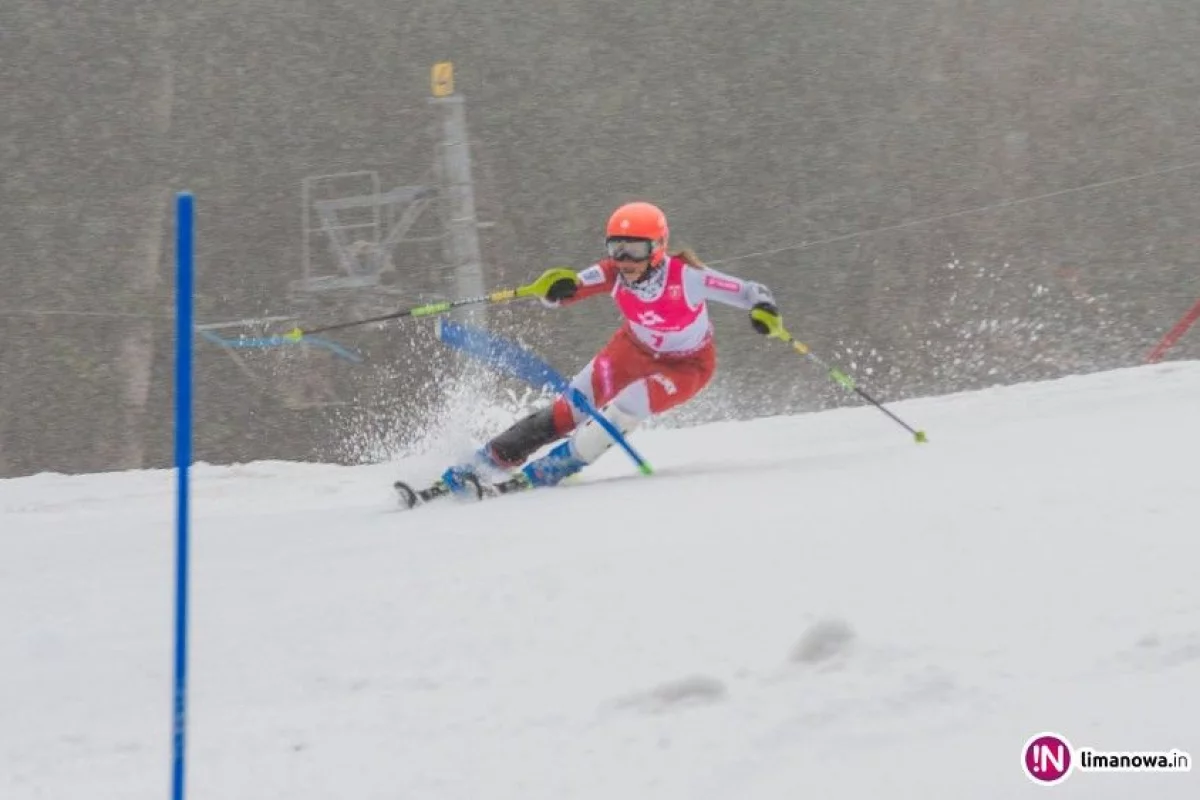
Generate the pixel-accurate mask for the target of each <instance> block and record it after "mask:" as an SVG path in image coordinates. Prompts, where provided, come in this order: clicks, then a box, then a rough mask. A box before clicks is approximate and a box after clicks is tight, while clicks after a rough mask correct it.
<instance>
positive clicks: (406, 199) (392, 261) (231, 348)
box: [198, 62, 487, 407]
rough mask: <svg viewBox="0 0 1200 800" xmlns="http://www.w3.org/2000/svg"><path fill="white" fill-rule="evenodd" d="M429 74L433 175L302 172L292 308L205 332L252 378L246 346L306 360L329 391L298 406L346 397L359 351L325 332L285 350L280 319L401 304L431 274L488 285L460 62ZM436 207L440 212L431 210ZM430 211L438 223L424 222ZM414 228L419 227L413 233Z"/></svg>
mask: <svg viewBox="0 0 1200 800" xmlns="http://www.w3.org/2000/svg"><path fill="white" fill-rule="evenodd" d="M430 83H431V94H432V97H431V98H430V104H431V105H432V106H433V107H434V108H435V109H437V111H438V113H439V120H438V125H437V128H436V129H437V130H438V131H440V137H439V141H438V142H437V144H436V151H435V157H434V163H433V165H432V174H433V176H434V178H433V180H431V181H429V182H428V183H416V184H411V185H402V186H395V187H393V188H390V189H384V188H383V181H382V180H381V178H380V175H379V173H378V172H377V171H375V170H357V171H350V172H336V173H329V174H319V175H311V176H308V177H306V178H304V179H303V181H302V183H301V205H302V209H303V219H302V225H301V234H302V237H303V241H302V243H301V265H300V266H301V274H300V277H299V278H296V279H294V280H292V281H290V282H289V283H288V301H289V304H290V305H291V306H292V311H294V312H295V313H294V315H293V316H289V317H269V318H264V319H259V320H239V321H236V322H230V323H211V324H208V325H204V326H201V328H200V329H199V331H198V332H199V333H200V335H202V336H203V337H204V338H205V339H207V340H209V341H211V342H213V343H214V344H217V345H218V346H221V347H222V348H223V349H224V350H225V351H226V353H227V354H228V355H229V357H230V358H231V359H233V361H234V362H235V363H236V364H237V365H238V367H239V368H240V369H241V370H242V371H243V372H245V373H246V374H247V376H248V377H250V378H251V379H252V380H255V379H256V373H257V371H256V370H254V369H252V368H251V365H250V363H249V362H248V361H247V359H246V357H245V356H243V355H240V353H247V352H248V351H253V350H255V349H269V350H274V351H275V354H276V355H275V358H274V360H276V361H280V360H283V359H286V360H288V361H296V360H297V359H299V361H298V362H297V363H296V367H295V368H294V369H293V370H292V371H297V370H298V371H299V372H300V373H303V374H305V375H306V380H308V381H309V382H314V381H316V382H319V383H321V384H322V385H324V386H325V387H326V392H325V394H326V397H325V398H324V399H322V400H315V401H312V400H291V401H288V400H287V398H286V396H285V402H286V403H287V404H288V405H289V406H290V407H310V406H312V405H328V404H331V403H339V402H340V401H339V400H338V399H337V398H336V396H334V395H335V394H336V390H335V388H334V383H335V381H334V380H333V377H332V371H331V370H332V367H331V364H332V362H333V361H341V360H347V361H350V362H355V361H358V360H360V359H358V358H357V356H356V354H355V353H353V352H352V351H349V350H346V349H344V348H342V347H340V346H339V345H337V344H336V343H335V342H331V341H324V340H322V341H320V342H310V343H308V344H307V345H304V344H303V343H302V345H301V347H300V349H301V350H303V352H302V353H295V354H293V355H294V358H288V355H287V354H288V353H290V352H291V350H292V349H293V348H294V347H296V346H295V345H292V346H290V347H289V345H287V344H285V343H282V340H280V339H279V337H272V336H268V335H265V334H266V330H265V328H267V327H273V326H274V325H275V324H276V323H278V322H280V321H282V320H295V319H300V318H303V317H305V316H308V315H309V314H310V313H313V312H314V311H316V310H317V308H321V307H323V309H322V313H326V312H330V311H336V313H338V314H347V315H351V316H357V315H373V314H378V313H387V312H388V311H391V310H394V309H398V308H402V307H403V306H404V305H405V304H413V303H414V302H416V293H415V292H413V290H412V288H411V282H410V280H408V279H409V278H411V277H413V276H414V275H420V276H424V277H429V278H433V283H434V284H435V285H440V286H441V287H442V289H443V292H444V293H445V294H448V295H451V297H454V298H458V297H478V296H481V295H483V294H486V290H485V288H484V280H483V259H482V256H481V249H480V245H479V228H481V227H486V223H484V224H481V223H479V222H478V220H477V219H476V216H475V190H474V184H473V179H472V175H471V155H470V146H469V142H470V139H469V135H468V132H467V124H466V107H465V100H464V98H463V97H462V95H459V94H457V93H455V91H454V67H453V64H452V63H451V62H439V63H437V64H434V65H433V68H432V73H431V79H430ZM427 174H428V173H427ZM431 208H433V209H435V210H434V212H433V213H428V212H429V211H430V209H431ZM425 219H428V220H430V221H432V223H433V224H432V225H430V224H425V225H423V226H421V227H420V228H418V225H419V223H421V222H422V221H423V220H425ZM414 230H418V231H420V232H418V233H416V234H415V235H414ZM406 244H408V245H413V244H417V245H423V247H422V248H421V249H420V250H419V251H416V252H417V253H418V255H417V256H416V257H415V258H411V259H410V260H408V261H407V263H406V261H405V259H404V258H403V257H402V255H401V254H400V253H399V252H398V251H399V250H400V248H401V246H402V245H406ZM435 248H437V249H440V252H441V256H440V258H441V262H442V263H440V264H433V263H430V260H431V259H429V257H428V255H423V256H422V255H420V253H428V251H429V250H431V249H435ZM398 263H399V265H400V267H399V268H397V264H398ZM447 270H450V271H452V278H451V279H450V280H446V272H447ZM452 313H453V314H454V315H455V316H457V317H459V318H460V319H461V320H462V321H464V322H470V324H474V325H479V326H483V325H485V324H486V317H487V312H486V306H478V307H474V308H462V309H457V310H456V311H454V312H452ZM230 329H235V330H240V331H242V333H239V334H236V335H233V336H231V335H229V334H224V333H221V332H222V331H227V330H230ZM258 329H263V330H258ZM250 330H256V331H257V335H247V331H250ZM314 357H315V358H321V359H322V361H321V363H319V364H311V363H309V362H308V359H310V358H314ZM277 377H278V376H277ZM262 380H265V379H262ZM286 394H292V393H290V392H289V393H286ZM309 394H311V393H309Z"/></svg>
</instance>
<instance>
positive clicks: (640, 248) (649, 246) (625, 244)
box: [604, 236, 654, 261]
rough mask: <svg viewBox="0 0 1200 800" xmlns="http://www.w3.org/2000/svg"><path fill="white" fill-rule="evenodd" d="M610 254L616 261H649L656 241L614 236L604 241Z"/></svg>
mask: <svg viewBox="0 0 1200 800" xmlns="http://www.w3.org/2000/svg"><path fill="white" fill-rule="evenodd" d="M604 246H605V248H606V249H607V250H608V255H609V257H610V258H612V259H613V260H614V261H648V260H649V259H650V254H651V253H653V252H654V242H652V241H650V240H649V239H626V238H623V237H620V236H614V237H612V238H610V239H606V240H605V242H604Z"/></svg>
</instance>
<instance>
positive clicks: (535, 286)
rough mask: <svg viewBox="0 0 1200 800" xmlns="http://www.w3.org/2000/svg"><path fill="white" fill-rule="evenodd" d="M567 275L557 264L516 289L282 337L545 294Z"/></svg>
mask: <svg viewBox="0 0 1200 800" xmlns="http://www.w3.org/2000/svg"><path fill="white" fill-rule="evenodd" d="M563 278H568V279H571V280H574V279H575V273H574V272H573V271H571V270H569V269H566V268H565V267H564V268H558V269H552V270H549V271H547V272H545V273H544V274H543V275H542V276H541V277H539V278H538V279H537V280H536V281H534V282H533V283H530V284H526V285H524V286H518V287H516V288H515V289H499V290H497V291H494V292H491V293H489V294H485V295H480V296H478V297H464V298H462V299H459V300H443V301H441V302H438V303H426V304H425V305H421V306H414V307H412V308H406V309H404V310H403V311H393V312H392V313H390V314H381V315H379V316H377V317H367V318H366V319H356V320H350V321H349V322H336V323H333V324H332V325H322V326H320V327H318V328H307V329H301V328H294V329H293V330H292V331H290V332H289V333H286V334H284V335H283V337H282V338H284V339H286V340H288V341H291V342H298V341H300V340H301V339H303V338H304V337H305V336H309V335H311V334H314V333H324V332H326V331H336V330H341V329H343V328H354V327H357V326H359V325H370V324H371V323H372V322H387V321H389V320H393V319H404V318H406V317H431V316H435V315H437V314H445V313H446V312H447V311H450V310H452V309H455V308H461V307H463V306H474V305H483V304H484V303H504V302H507V301H509V300H516V299H518V298H523V297H545V295H546V291H547V290H548V289H549V288H550V285H551V284H553V283H554V282H555V281H557V280H561V279H563Z"/></svg>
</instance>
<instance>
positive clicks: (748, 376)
mask: <svg viewBox="0 0 1200 800" xmlns="http://www.w3.org/2000/svg"><path fill="white" fill-rule="evenodd" d="M0 37H2V39H0V42H2V45H0V53H2V56H0V103H2V109H3V113H2V114H0V156H2V157H3V160H4V161H3V163H4V169H3V171H2V176H0V181H2V183H0V232H2V235H3V247H2V248H0V287H2V291H3V302H0V341H2V342H3V347H2V348H0V475H18V474H26V473H30V472H36V471H39V470H59V471H83V470H102V469H119V468H130V467H142V466H146V467H149V466H159V465H163V464H166V463H169V458H170V448H171V430H170V405H169V404H170V400H171V389H170V376H171V363H172V347H173V340H172V337H173V327H172V325H173V323H172V319H171V309H172V305H171V304H172V290H173V272H172V269H173V264H172V257H173V256H172V252H171V235H172V232H171V231H172V218H171V201H172V195H173V192H174V191H175V190H177V189H182V188H187V189H190V190H192V191H193V192H195V193H196V195H197V202H198V213H199V231H198V233H199V243H200V251H199V264H198V292H199V297H198V310H197V314H198V317H199V318H200V319H201V320H202V321H212V320H231V319H238V318H241V317H245V316H255V315H263V314H273V313H291V312H292V311H295V310H296V309H293V308H291V307H290V306H289V305H288V303H287V296H286V289H287V285H288V283H289V281H292V280H294V279H296V278H297V277H299V274H300V264H301V230H300V220H301V214H302V208H301V194H300V186H301V181H302V180H303V179H304V178H305V177H306V176H310V175H317V174H325V173H332V172H339V171H349V170H359V169H370V170H378V171H379V173H380V174H381V176H383V179H384V181H385V184H386V185H399V184H405V183H418V182H422V181H426V180H428V179H429V169H430V166H431V164H432V161H433V156H434V153H435V146H436V142H437V139H436V136H437V129H436V122H437V114H436V111H435V109H433V108H431V107H430V106H429V105H428V103H427V97H428V74H429V69H430V66H431V64H432V63H433V62H435V61H440V60H445V59H449V60H452V61H454V63H455V66H456V78H457V87H458V89H459V91H460V92H461V93H463V94H464V95H465V97H466V99H467V118H468V123H469V126H470V131H471V136H472V156H473V160H474V177H475V182H476V185H475V189H476V199H477V205H478V212H479V214H478V215H479V218H480V219H481V220H484V221H487V222H491V223H495V224H494V225H492V226H490V227H486V228H483V229H481V231H480V235H481V243H482V246H483V251H484V260H485V270H486V276H487V282H488V284H489V285H505V284H508V283H513V282H517V281H521V280H525V279H527V278H529V277H531V276H533V275H535V274H537V273H538V272H539V271H541V270H542V269H544V268H546V267H548V266H552V265H557V264H571V265H575V266H578V267H583V266H585V265H586V264H588V263H590V261H591V260H593V259H594V258H596V257H597V255H598V253H599V249H600V244H601V236H602V225H603V222H604V220H605V218H606V217H607V215H608V213H609V212H610V211H611V210H612V208H613V207H614V206H615V205H616V204H618V203H620V202H623V201H625V200H628V199H631V198H634V197H644V198H647V199H651V200H653V201H655V202H657V203H659V204H661V205H662V206H663V207H664V208H665V209H666V210H667V212H668V214H669V216H670V219H671V223H672V229H673V232H674V234H675V237H676V242H677V243H679V244H689V245H692V246H694V247H695V248H697V250H698V251H699V252H700V254H701V256H702V257H704V258H706V259H709V260H710V261H711V262H712V263H713V265H714V266H717V267H718V268H722V269H727V270H730V271H733V272H736V273H739V274H743V275H746V276H750V277H754V278H756V279H758V280H761V281H764V282H766V283H768V284H769V285H770V286H772V287H773V288H774V290H775V291H776V293H777V295H778V296H779V298H780V300H781V302H782V305H783V309H784V312H785V314H786V317H787V321H788V324H789V325H790V327H792V329H793V330H794V332H795V333H796V334H797V335H798V336H800V337H801V338H803V339H805V340H806V341H807V342H808V343H809V344H810V345H811V346H812V347H813V348H814V349H816V350H817V351H818V352H820V353H822V354H824V355H825V356H827V357H828V358H830V359H831V360H836V361H838V363H841V364H844V365H846V366H847V367H848V368H849V369H851V371H853V372H855V373H856V374H857V375H859V377H861V378H862V379H863V380H865V381H866V382H867V385H868V386H870V387H872V388H873V389H874V390H875V391H876V393H877V394H879V395H880V396H883V397H887V398H896V397H904V396H911V395H915V394H929V393H935V392H946V391H955V390H963V389H972V388H977V387H980V386H986V385H991V384H996V383H1011V382H1015V381H1020V380H1027V379H1032V378H1040V377H1052V376H1056V375H1061V374H1065V373H1068V372H1073V371H1080V370H1092V369H1100V368H1106V367H1112V366H1120V365H1131V364H1136V363H1139V362H1140V361H1141V359H1142V358H1143V357H1144V354H1145V352H1146V351H1147V350H1148V349H1149V348H1150V347H1151V346H1152V345H1153V344H1154V342H1155V341H1156V340H1157V339H1158V338H1159V337H1160V336H1161V335H1162V334H1163V332H1165V330H1166V329H1167V328H1168V327H1170V325H1171V324H1172V322H1173V321H1174V320H1175V319H1176V318H1178V317H1179V316H1180V315H1181V314H1182V313H1183V312H1184V311H1185V310H1186V309H1187V308H1188V307H1189V306H1190V305H1191V303H1192V302H1194V300H1195V298H1196V296H1197V295H1200V279H1198V278H1197V274H1198V270H1197V264H1198V261H1200V256H1198V255H1197V247H1196V245H1197V243H1198V241H1200V234H1197V233H1196V231H1197V227H1196V220H1197V219H1198V218H1200V178H1198V175H1200V164H1197V162H1200V135H1198V134H1197V122H1200V51H1198V50H1197V48H1196V47H1195V43H1196V42H1197V41H1200V7H1198V6H1196V5H1195V4H1194V3H1190V2H1185V1H1184V0H1068V1H1067V2H1056V3H1052V4H1047V3H1043V2H1035V1H1034V0H990V1H989V0H984V1H983V2H972V3H964V2H959V1H958V0H935V2H926V1H923V2H916V0H888V2H883V1H882V0H856V1H855V2H840V1H839V2H834V1H833V0H810V1H809V2H803V3H796V2H783V1H782V0H775V1H771V0H748V1H747V2H741V3H728V2H716V1H715V0H713V1H711V2H701V1H699V0H683V1H682V2H671V3H667V2H659V1H657V0H651V1H647V2H641V3H637V4H603V3H594V2H585V0H555V2H523V3H500V2H494V1H486V2H475V3H472V4H469V7H468V5H467V4H455V3H448V2H438V1H435V0H417V1H416V2H406V3H403V4H401V3H384V2H380V0H323V1H322V2H320V3H318V2H308V1H302V2H282V0H238V2H231V0H216V1H215V2H208V3H204V4H199V5H197V4H192V3H182V2H174V0H169V1H168V2H165V3H150V2H139V1H137V0H88V2H82V0H57V1H56V2H53V3H50V2H33V1H32V0H9V1H8V2H6V3H5V11H4V12H3V15H0ZM437 256H438V253H437V251H436V250H434V249H430V250H429V252H428V253H423V252H421V251H420V249H419V248H418V249H413V250H405V251H404V252H403V253H400V252H398V253H397V255H396V263H397V266H398V269H399V272H400V279H401V281H402V285H403V286H404V287H405V291H406V296H405V298H404V299H403V302H409V301H410V300H411V301H412V302H418V301H421V300H425V299H429V298H433V297H444V296H446V295H447V292H448V291H450V288H449V287H450V286H452V283H451V282H450V280H449V275H448V274H447V271H446V270H445V269H444V268H441V267H438V265H437V261H438V258H437ZM356 310H361V309H355V308H353V307H328V308H323V309H313V308H306V309H304V311H305V312H306V313H308V314H310V315H313V316H318V315H319V316H320V317H321V319H313V320H312V321H314V322H318V321H326V320H327V319H329V318H332V317H336V316H339V315H346V314H353V313H354V312H355V311H356ZM714 315H715V317H716V320H717V323H718V325H719V327H720V328H721V329H722V330H721V338H720V339H719V348H720V356H721V374H720V377H719V379H718V381H717V384H716V385H715V386H714V387H713V389H712V390H711V391H710V392H709V393H708V394H707V395H706V396H705V401H704V402H703V403H701V404H699V405H698V406H697V408H696V409H695V410H690V411H688V412H687V413H684V414H677V415H675V417H674V418H673V419H675V420H676V421H696V420H700V419H705V418H709V417H712V416H716V415H720V414H730V413H732V414H736V415H740V416H749V415H754V414H764V413H779V412H788V411H799V410H807V409H815V408H821V407H827V406H829V405H833V404H838V403H844V402H849V401H848V400H847V399H846V397H845V396H844V395H842V394H839V393H838V392H837V391H836V390H835V388H834V387H832V386H830V385H829V384H828V381H826V380H825V378H824V377H823V376H822V375H820V374H819V373H816V372H814V371H813V370H812V369H811V368H810V367H809V366H807V365H805V364H803V363H800V362H797V361H796V360H795V359H794V356H792V355H790V354H789V353H788V352H787V351H786V349H785V348H782V347H772V346H771V344H777V343H768V342H764V341H762V340H761V339H759V338H757V337H756V336H755V335H754V334H753V333H752V332H750V329H749V326H748V324H747V322H746V319H745V317H744V316H743V315H741V314H740V313H736V312H733V311H731V310H726V309H717V310H716V311H715V314H714ZM493 318H494V320H495V324H496V325H497V326H498V327H499V328H500V329H501V330H504V331H506V332H509V333H519V334H520V335H522V337H523V338H524V339H525V341H527V342H528V343H529V344H531V345H533V346H535V347H536V348H537V349H538V350H539V351H540V352H542V353H543V354H545V355H546V356H547V357H548V358H549V359H550V360H551V361H552V362H553V363H554V364H555V365H556V366H558V367H560V368H561V369H563V370H564V371H565V372H568V373H569V372H571V371H573V370H574V369H575V368H577V367H578V366H579V365H580V364H581V363H582V362H583V360H584V359H586V358H587V357H588V356H589V355H590V354H591V353H592V352H593V350H594V349H595V348H596V347H598V346H599V345H600V344H601V343H602V342H603V341H604V339H605V338H606V337H607V335H608V333H609V330H610V329H611V327H612V326H613V324H614V323H615V321H616V314H615V312H614V311H613V310H612V308H611V307H610V305H609V304H607V303H605V302H604V301H598V302H595V303H591V304H588V305H587V306H586V307H580V308H577V309H572V310H569V311H563V312H557V313H549V312H545V311H542V310H540V309H538V308H536V307H535V308H533V309H527V310H526V311H524V312H521V313H518V312H515V311H505V312H503V313H500V314H497V315H494V317H493ZM1196 339H1197V337H1196V336H1192V337H1190V338H1189V339H1188V340H1185V341H1184V342H1183V343H1182V344H1181V345H1180V347H1179V349H1178V350H1177V351H1175V353H1173V355H1190V356H1191V357H1196V356H1198V355H1200V347H1198V346H1197V344H1196ZM338 340H339V341H340V342H342V343H344V344H348V345H352V346H356V347H360V348H362V349H363V350H364V352H366V353H367V355H368V357H369V361H368V363H367V364H366V365H362V366H351V365H349V364H348V363H332V362H329V361H328V359H326V362H320V361H319V358H318V359H315V360H314V361H313V362H312V363H310V364H308V365H307V366H305V365H301V366H300V367H297V368H298V369H301V370H306V369H307V370H311V371H313V372H315V373H319V377H320V380H321V381H324V383H325V385H326V388H329V387H332V388H334V389H335V390H336V391H337V394H338V397H339V398H340V400H341V401H342V402H343V403H344V405H340V406H325V407H316V408H301V409H296V408H289V407H288V406H287V405H286V404H285V403H282V402H280V395H281V393H282V392H284V391H285V387H283V386H282V385H281V382H282V381H283V378H282V377H273V374H275V373H272V372H271V371H270V369H272V368H273V369H275V370H276V373H278V374H283V373H287V372H288V369H287V364H286V359H284V358H282V356H284V354H282V353H271V354H258V355H256V356H254V357H253V358H254V363H255V366H256V368H258V369H259V375H260V377H261V378H262V380H259V381H255V380H251V379H250V377H248V376H247V374H245V373H243V372H242V371H241V370H239V369H238V368H237V366H236V365H235V364H233V362H232V360H231V359H229V358H228V357H227V356H226V355H225V354H224V353H222V352H221V351H219V350H218V349H216V348H215V347H212V346H206V345H205V344H204V343H203V342H198V343H197V346H198V347H199V348H200V355H199V360H198V364H197V366H198V370H199V380H200V387H199V394H198V398H197V402H198V408H197V413H198V426H199V427H198V430H197V457H198V458H200V459H203V460H206V461H214V462H226V461H235V460H246V459H251V458H315V459H335V458H343V457H345V452H346V448H345V447H344V442H345V441H346V440H347V439H348V438H351V439H355V438H357V439H358V440H361V439H362V438H363V437H366V438H370V437H371V436H372V435H378V436H383V435H384V433H383V432H382V429H383V428H385V427H386V428H390V427H394V426H396V425H400V426H408V427H410V428H411V427H413V426H418V425H420V424H421V423H422V421H423V420H424V419H425V416H424V415H425V414H427V413H428V412H427V409H428V408H429V407H430V405H431V404H436V403H437V402H438V396H439V393H441V392H445V391H448V390H449V389H448V385H447V384H445V383H443V382H439V379H438V377H437V375H436V373H435V371H434V370H433V368H432V367H431V366H430V364H429V361H430V360H429V358H428V354H429V353H431V352H436V350H434V348H436V347H437V345H436V343H434V342H432V340H431V335H430V332H429V326H428V325H405V326H393V327H384V328H378V329H370V330H360V331H351V332H347V333H346V334H345V335H344V336H339V337H338ZM291 372H292V373H294V372H295V369H292V370H291ZM294 378H295V375H294V374H292V375H291V376H290V379H294ZM364 426H366V428H364ZM371 426H381V427H380V430H379V431H375V432H372V430H370V428H371Z"/></svg>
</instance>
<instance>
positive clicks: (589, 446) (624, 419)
mask: <svg viewBox="0 0 1200 800" xmlns="http://www.w3.org/2000/svg"><path fill="white" fill-rule="evenodd" d="M600 415H601V416H602V417H604V418H605V419H606V420H608V421H609V422H610V423H611V424H612V426H613V427H614V428H616V429H617V430H619V431H620V432H621V433H622V434H623V435H629V433H630V432H632V431H633V430H634V429H635V428H637V426H638V425H640V424H641V422H642V420H641V418H640V417H638V416H636V415H634V414H630V413H629V412H627V411H622V410H621V409H620V408H618V407H617V406H615V405H610V406H606V407H605V408H602V409H600ZM613 444H615V442H613V439H612V437H611V436H609V434H608V431H606V430H605V429H604V428H603V427H601V426H600V424H599V423H598V422H596V420H595V419H593V418H591V417H588V418H587V420H586V421H585V422H584V423H583V424H582V425H580V426H579V427H578V428H576V429H575V433H574V434H573V435H572V437H571V448H572V450H574V451H575V455H577V456H578V457H579V458H581V459H583V460H584V461H586V462H588V463H589V464H590V463H592V462H593V461H595V460H596V459H598V458H599V457H600V456H602V455H604V453H605V452H606V451H607V450H608V448H610V447H612V446H613Z"/></svg>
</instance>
